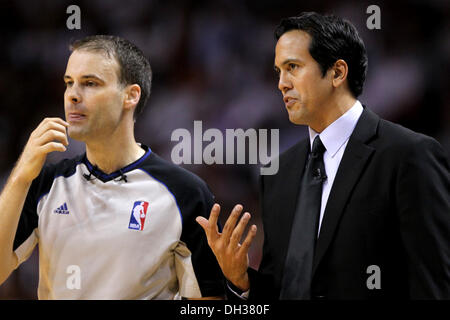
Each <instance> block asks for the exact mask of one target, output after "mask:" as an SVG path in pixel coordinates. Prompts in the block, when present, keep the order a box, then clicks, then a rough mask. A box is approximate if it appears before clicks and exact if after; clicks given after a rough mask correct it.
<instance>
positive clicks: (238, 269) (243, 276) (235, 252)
mask: <svg viewBox="0 0 450 320" xmlns="http://www.w3.org/2000/svg"><path fill="white" fill-rule="evenodd" d="M242 210H243V207H242V206H241V205H239V204H238V205H236V206H235V207H234V209H233V211H232V212H231V214H230V216H229V217H228V220H227V222H226V223H225V226H224V228H223V230H222V233H220V232H219V229H218V227H217V221H218V218H219V214H220V206H219V205H218V204H214V206H213V207H212V209H211V213H210V216H209V220H208V219H206V218H204V217H197V218H196V221H197V222H198V223H199V224H200V226H201V227H202V228H203V230H204V231H205V233H206V237H207V239H208V245H209V246H210V247H211V250H212V251H213V253H214V255H215V256H216V259H217V261H218V263H219V266H220V268H221V269H222V272H223V274H224V276H225V277H226V278H227V279H228V280H229V281H231V282H232V283H233V284H234V285H235V286H236V287H238V288H239V289H241V290H244V291H246V290H248V289H249V288H250V282H249V279H248V274H247V269H248V265H249V259H248V250H249V248H250V245H251V243H252V241H253V238H254V237H255V235H256V229H257V228H256V225H252V226H251V227H250V230H249V232H248V233H247V236H246V237H245V240H244V242H243V243H242V244H240V243H239V241H240V239H241V237H242V235H243V233H244V230H245V227H246V226H247V223H248V221H249V220H250V218H251V216H250V213H248V212H246V213H244V214H243V215H242V218H241V219H240V220H239V223H238V224H237V226H236V223H237V221H238V218H239V216H240V214H241V212H242Z"/></svg>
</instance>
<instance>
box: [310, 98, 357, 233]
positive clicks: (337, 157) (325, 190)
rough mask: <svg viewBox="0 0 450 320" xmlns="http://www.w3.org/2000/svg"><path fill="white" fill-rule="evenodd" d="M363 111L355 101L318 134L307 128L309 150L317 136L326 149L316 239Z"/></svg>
mask: <svg viewBox="0 0 450 320" xmlns="http://www.w3.org/2000/svg"><path fill="white" fill-rule="evenodd" d="M363 110H364V109H363V106H362V105H361V103H360V102H359V101H358V100H356V102H355V104H354V105H353V106H352V107H351V108H350V109H349V110H347V112H346V113H344V114H343V115H342V116H341V117H339V118H338V119H336V120H335V121H334V122H333V123H332V124H330V125H329V126H328V127H326V128H325V130H323V131H322V132H321V133H320V134H319V133H317V132H315V131H314V130H313V129H311V128H310V127H308V129H309V139H310V141H311V148H312V145H313V141H314V138H315V137H316V136H317V135H319V137H320V140H322V143H323V145H324V146H325V149H327V150H326V151H325V152H324V154H323V162H324V164H325V172H326V175H327V179H326V180H325V182H324V183H323V186H322V202H321V205H320V218H319V229H318V230H317V237H319V234H320V227H321V226H322V219H323V214H324V211H325V208H326V206H327V201H328V197H329V195H330V191H331V187H332V186H333V182H334V178H335V177H336V173H337V170H338V168H339V164H340V163H341V160H342V156H343V155H344V151H345V148H346V147H347V143H348V140H349V138H350V136H351V134H352V133H353V130H354V129H355V126H356V123H357V122H358V120H359V117H360V116H361V114H362V112H363Z"/></svg>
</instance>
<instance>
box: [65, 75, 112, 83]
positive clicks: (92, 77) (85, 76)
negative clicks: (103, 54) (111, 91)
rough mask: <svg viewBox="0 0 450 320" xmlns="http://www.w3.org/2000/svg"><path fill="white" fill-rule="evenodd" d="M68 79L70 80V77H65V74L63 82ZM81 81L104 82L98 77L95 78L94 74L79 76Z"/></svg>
mask: <svg viewBox="0 0 450 320" xmlns="http://www.w3.org/2000/svg"><path fill="white" fill-rule="evenodd" d="M69 79H72V77H71V76H69V75H67V74H65V75H64V80H69ZM81 79H96V80H98V81H101V82H104V81H103V79H101V78H100V77H98V76H96V75H95V74H86V75H83V76H81Z"/></svg>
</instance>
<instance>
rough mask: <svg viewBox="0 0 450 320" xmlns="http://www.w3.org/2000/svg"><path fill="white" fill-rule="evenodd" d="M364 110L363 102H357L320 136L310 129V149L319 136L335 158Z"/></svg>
mask: <svg viewBox="0 0 450 320" xmlns="http://www.w3.org/2000/svg"><path fill="white" fill-rule="evenodd" d="M363 110H364V108H363V106H362V105H361V102H359V101H358V100H356V102H355V104H354V105H353V106H352V107H351V108H350V109H349V110H347V112H346V113H344V114H343V115H342V116H340V117H339V118H338V119H336V120H335V121H334V122H333V123H332V124H330V125H329V126H328V127H326V128H325V130H323V131H322V132H321V133H320V134H319V133H317V132H316V131H314V130H313V129H311V128H310V127H308V130H309V139H310V142H311V143H310V147H311V148H312V145H313V141H314V138H315V137H316V136H317V135H319V136H320V140H321V141H322V143H323V145H324V146H325V148H326V149H327V151H326V152H328V153H329V154H330V155H331V157H332V158H333V157H334V156H335V155H336V153H337V152H338V151H339V149H340V148H341V147H342V146H343V145H344V143H345V142H346V141H347V140H348V138H350V136H351V134H352V132H353V129H355V126H356V123H357V122H358V120H359V117H360V116H361V114H362V112H363Z"/></svg>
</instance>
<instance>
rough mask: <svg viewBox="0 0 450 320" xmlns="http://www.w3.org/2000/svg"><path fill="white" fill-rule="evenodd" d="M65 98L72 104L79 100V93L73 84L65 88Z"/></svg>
mask: <svg viewBox="0 0 450 320" xmlns="http://www.w3.org/2000/svg"><path fill="white" fill-rule="evenodd" d="M66 98H67V99H68V100H69V102H71V103H73V104H77V103H80V102H81V95H80V93H79V92H78V89H77V86H76V85H75V84H74V85H73V86H72V87H70V88H67V90H66Z"/></svg>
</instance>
